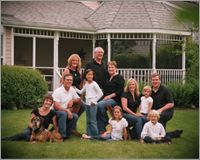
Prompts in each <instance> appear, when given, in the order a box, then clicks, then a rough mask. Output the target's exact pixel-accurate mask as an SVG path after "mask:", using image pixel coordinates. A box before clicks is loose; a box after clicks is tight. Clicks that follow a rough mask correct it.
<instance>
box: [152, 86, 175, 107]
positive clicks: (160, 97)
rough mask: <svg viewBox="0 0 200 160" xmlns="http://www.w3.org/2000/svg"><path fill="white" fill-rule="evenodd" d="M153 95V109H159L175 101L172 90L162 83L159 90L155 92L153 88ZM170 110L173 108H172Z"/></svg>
mask: <svg viewBox="0 0 200 160" xmlns="http://www.w3.org/2000/svg"><path fill="white" fill-rule="evenodd" d="M152 88H153V87H152ZM151 97H152V98H153V105H152V109H156V110H157V109H160V108H162V107H164V106H165V105H166V104H167V103H174V100H173V96H172V93H171V91H170V90H169V88H167V87H165V86H162V85H160V87H159V89H158V91H157V92H154V91H153V90H152V94H151ZM170 110H173V108H171V109H170Z"/></svg>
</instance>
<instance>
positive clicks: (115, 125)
mask: <svg viewBox="0 0 200 160" xmlns="http://www.w3.org/2000/svg"><path fill="white" fill-rule="evenodd" d="M108 122H109V123H110V124H111V125H112V131H111V138H112V139H114V140H116V141H118V140H123V138H122V136H123V128H124V127H128V122H127V121H126V119H125V118H122V119H121V120H120V121H119V122H117V121H116V120H111V118H110V119H109V121H108Z"/></svg>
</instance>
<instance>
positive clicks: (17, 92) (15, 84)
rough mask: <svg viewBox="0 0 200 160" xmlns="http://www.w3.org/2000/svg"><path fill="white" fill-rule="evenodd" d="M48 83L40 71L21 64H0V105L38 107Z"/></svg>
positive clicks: (5, 106)
mask: <svg viewBox="0 0 200 160" xmlns="http://www.w3.org/2000/svg"><path fill="white" fill-rule="evenodd" d="M47 92H48V85H47V83H46V81H45V80H44V78H43V76H41V73H40V71H38V70H36V69H35V70H34V69H29V68H25V67H23V66H8V65H1V107H2V108H6V109H11V108H12V107H14V106H16V107H17V108H24V107H33V108H35V107H39V106H40V105H41V103H42V101H41V99H42V97H43V96H44V95H45V94H46V93H47Z"/></svg>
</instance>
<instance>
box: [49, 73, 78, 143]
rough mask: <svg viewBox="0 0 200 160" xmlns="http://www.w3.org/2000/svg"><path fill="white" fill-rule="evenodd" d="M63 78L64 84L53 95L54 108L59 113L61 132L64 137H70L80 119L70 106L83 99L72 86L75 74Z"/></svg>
mask: <svg viewBox="0 0 200 160" xmlns="http://www.w3.org/2000/svg"><path fill="white" fill-rule="evenodd" d="M63 79H64V82H63V85H62V86H61V87H59V88H57V89H56V90H55V91H54V93H53V95H52V96H53V101H54V102H53V109H54V110H55V112H56V114H57V120H58V129H59V133H60V134H61V135H62V136H63V138H64V139H69V138H70V134H71V131H72V129H73V127H74V126H75V124H76V122H77V120H78V115H77V114H75V113H72V112H71V111H70V110H69V108H70V107H72V105H73V104H74V103H80V101H81V99H80V97H79V96H78V95H77V93H76V91H75V89H74V88H73V87H71V86H72V82H73V75H72V74H66V75H65V76H64V77H63Z"/></svg>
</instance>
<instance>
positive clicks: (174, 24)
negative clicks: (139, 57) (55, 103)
mask: <svg viewBox="0 0 200 160" xmlns="http://www.w3.org/2000/svg"><path fill="white" fill-rule="evenodd" d="M86 2H88V1H85V2H84V3H82V1H2V2H1V63H2V64H8V65H24V66H25V67H30V68H34V69H35V68H37V69H39V70H40V71H41V72H42V73H43V75H44V78H45V79H46V81H47V83H48V84H49V87H50V88H49V90H50V91H53V90H54V89H55V88H57V87H58V86H59V82H60V76H61V74H62V71H63V70H64V68H65V67H66V66H67V59H68V57H69V56H70V55H71V54H73V53H78V54H79V55H80V57H81V59H82V68H84V66H85V64H86V63H87V62H88V61H90V60H91V59H92V58H93V50H94V48H95V47H96V46H98V45H99V41H101V40H106V43H107V46H108V52H107V53H105V54H107V57H108V59H107V60H108V61H110V60H111V53H112V50H111V49H112V42H113V41H114V40H132V41H135V42H136V44H137V45H136V46H135V47H136V50H137V51H138V52H139V53H140V52H141V54H142V52H143V51H144V49H146V50H148V51H149V50H150V54H151V66H152V67H151V68H147V69H137V68H134V69H133V68H131V69H120V68H119V69H118V72H119V73H120V74H122V75H123V76H124V78H130V77H133V76H134V77H135V78H136V79H137V80H138V81H141V80H144V81H149V76H150V74H151V73H153V72H158V73H160V74H161V75H162V77H163V78H164V79H163V82H166V81H168V80H170V78H173V79H178V80H182V79H183V78H184V74H185V53H184V49H183V52H182V67H181V69H158V68H156V47H157V46H159V44H162V43H163V42H164V43H167V42H169V41H182V40H184V39H185V37H186V36H190V35H191V33H190V31H189V29H188V27H187V26H186V25H185V24H184V23H182V22H181V21H180V20H179V19H178V18H177V17H176V15H175V14H174V13H173V12H172V11H171V10H170V9H169V7H168V6H167V5H166V4H165V3H163V2H162V1H152V2H151V1H104V2H103V3H101V4H100V5H99V6H98V7H97V8H96V7H94V6H90V7H93V9H92V8H90V7H88V6H87V5H88V4H87V3H86ZM96 2H97V1H95V3H96ZM98 4H99V2H97V4H95V5H98ZM95 8H96V9H95ZM141 47H142V48H143V49H141Z"/></svg>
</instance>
